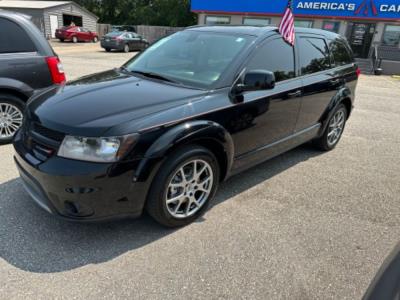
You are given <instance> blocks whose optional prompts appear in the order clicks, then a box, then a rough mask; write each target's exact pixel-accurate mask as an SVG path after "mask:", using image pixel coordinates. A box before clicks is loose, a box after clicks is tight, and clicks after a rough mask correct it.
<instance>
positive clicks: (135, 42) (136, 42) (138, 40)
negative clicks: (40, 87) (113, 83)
mask: <svg viewBox="0 0 400 300" xmlns="http://www.w3.org/2000/svg"><path fill="white" fill-rule="evenodd" d="M132 41H133V48H132V49H134V50H138V49H141V48H142V46H141V43H142V42H141V38H140V36H139V35H138V34H136V33H132Z"/></svg>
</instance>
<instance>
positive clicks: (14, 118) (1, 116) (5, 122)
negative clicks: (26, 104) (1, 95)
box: [0, 102, 24, 139]
mask: <svg viewBox="0 0 400 300" xmlns="http://www.w3.org/2000/svg"><path fill="white" fill-rule="evenodd" d="M23 118H24V116H23V114H22V112H21V110H20V109H19V108H18V107H16V106H15V105H12V104H8V103H1V102H0V139H9V138H12V137H13V136H14V134H15V133H16V132H17V130H18V129H19V128H20V127H21V125H22V121H23Z"/></svg>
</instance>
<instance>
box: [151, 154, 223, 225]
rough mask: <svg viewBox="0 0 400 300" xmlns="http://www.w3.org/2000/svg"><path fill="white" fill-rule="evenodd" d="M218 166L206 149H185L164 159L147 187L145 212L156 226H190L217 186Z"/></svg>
mask: <svg viewBox="0 0 400 300" xmlns="http://www.w3.org/2000/svg"><path fill="white" fill-rule="evenodd" d="M219 172H220V170H219V165H218V163H217V160H216V158H215V156H214V155H213V154H212V153H211V152H210V151H209V150H207V149H206V148H203V147H200V146H187V147H184V148H181V149H180V150H178V151H176V152H175V153H174V154H172V155H171V156H170V157H168V159H167V161H166V163H164V165H163V166H162V167H161V169H160V171H159V172H158V174H157V176H156V177H155V179H154V181H153V184H152V186H151V189H150V192H149V195H148V200H147V204H146V208H147V211H148V213H149V214H150V215H151V216H152V217H153V218H154V219H155V220H156V221H157V222H159V223H160V224H162V225H164V226H167V227H179V226H184V225H187V224H190V223H191V222H193V221H194V220H196V219H197V218H198V217H199V216H201V215H202V213H203V212H204V211H205V210H206V209H207V207H208V205H209V203H210V201H211V200H212V198H213V197H214V195H215V192H216V190H217V188H218V183H219Z"/></svg>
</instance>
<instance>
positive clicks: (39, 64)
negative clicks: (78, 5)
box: [0, 11, 65, 144]
mask: <svg viewBox="0 0 400 300" xmlns="http://www.w3.org/2000/svg"><path fill="white" fill-rule="evenodd" d="M64 81H65V76H64V71H63V69H62V66H61V64H60V61H59V59H58V57H57V56H56V55H55V54H54V52H53V50H52V48H51V47H50V45H49V43H48V42H47V41H46V39H45V38H44V37H43V35H42V34H41V32H40V31H39V30H38V29H37V28H36V26H35V25H33V23H32V22H31V21H30V20H29V17H27V16H24V15H21V14H17V13H12V12H6V11H0V144H3V143H8V142H10V141H11V140H12V137H13V135H14V134H15V132H16V131H17V130H18V129H19V128H20V126H21V124H22V120H23V111H24V107H25V104H26V102H27V100H28V99H29V97H31V96H32V95H33V93H34V92H35V91H37V90H41V89H43V88H46V87H49V86H51V85H53V84H60V83H63V82H64Z"/></svg>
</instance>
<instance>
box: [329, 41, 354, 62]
mask: <svg viewBox="0 0 400 300" xmlns="http://www.w3.org/2000/svg"><path fill="white" fill-rule="evenodd" d="M329 50H330V51H331V53H332V56H333V59H334V61H335V66H337V67H338V66H344V65H348V64H351V63H353V58H352V55H351V53H350V50H349V49H348V47H346V45H345V44H344V42H343V41H341V40H333V41H330V42H329Z"/></svg>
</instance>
